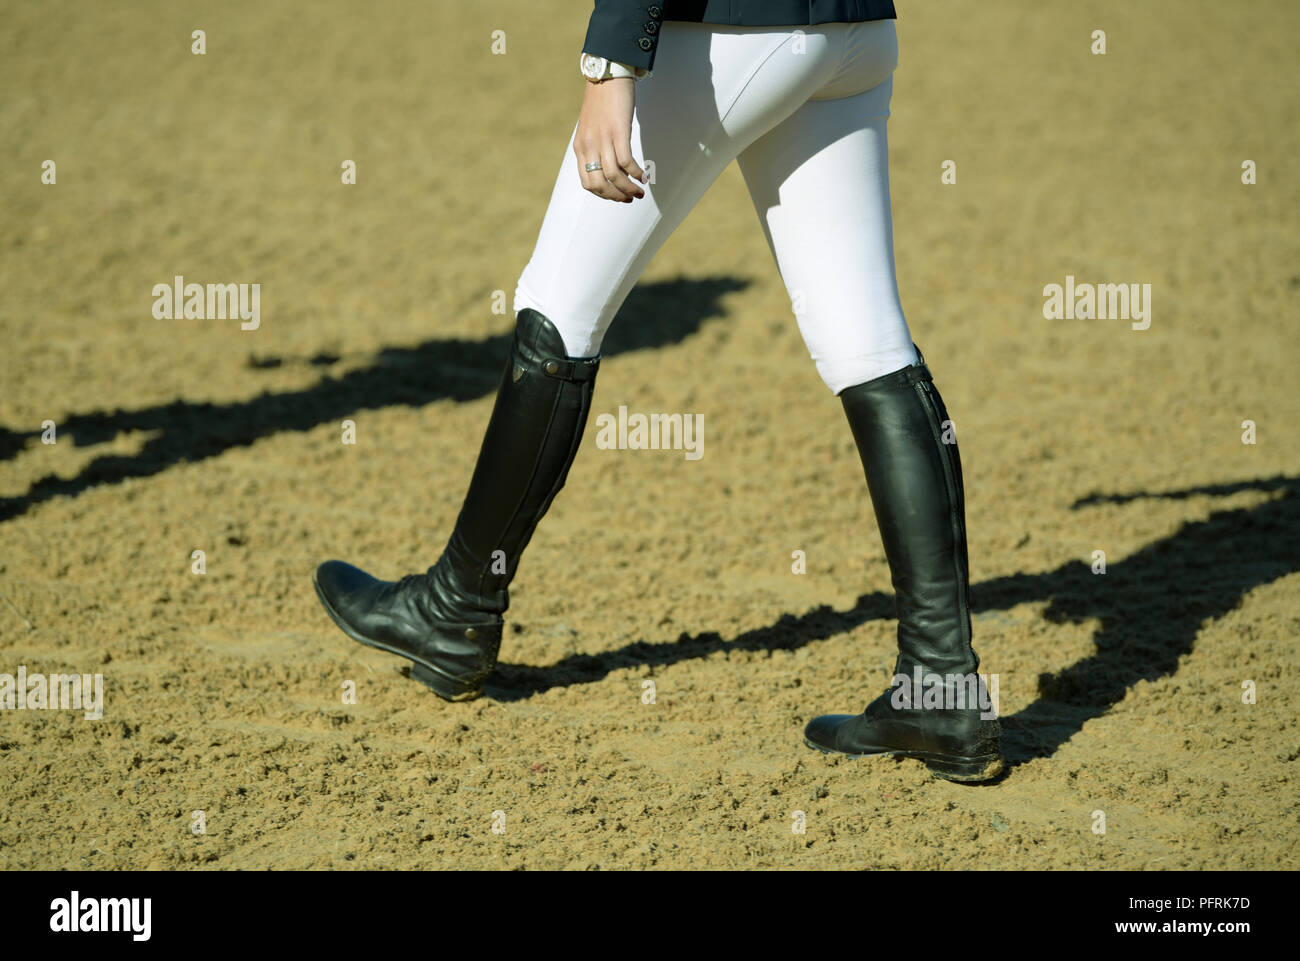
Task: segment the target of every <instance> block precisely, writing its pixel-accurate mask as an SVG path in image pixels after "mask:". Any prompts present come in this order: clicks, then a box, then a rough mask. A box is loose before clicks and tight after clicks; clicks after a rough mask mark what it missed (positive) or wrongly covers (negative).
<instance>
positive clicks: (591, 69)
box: [578, 53, 651, 83]
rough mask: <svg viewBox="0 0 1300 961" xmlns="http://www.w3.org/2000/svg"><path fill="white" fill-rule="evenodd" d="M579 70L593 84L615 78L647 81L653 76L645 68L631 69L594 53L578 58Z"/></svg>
mask: <svg viewBox="0 0 1300 961" xmlns="http://www.w3.org/2000/svg"><path fill="white" fill-rule="evenodd" d="M578 69H579V70H581V71H582V75H583V76H584V77H586V78H587V79H588V80H590V81H591V82H592V83H601V82H602V81H605V80H612V79H614V78H615V77H631V78H632V79H633V80H646V79H648V78H649V77H650V76H651V73H650V71H649V70H647V69H646V68H645V67H630V66H628V65H627V64H625V63H619V62H618V61H616V60H607V59H606V58H604V57H598V56H596V55H595V54H592V53H584V54H582V55H581V56H580V57H579V58H578Z"/></svg>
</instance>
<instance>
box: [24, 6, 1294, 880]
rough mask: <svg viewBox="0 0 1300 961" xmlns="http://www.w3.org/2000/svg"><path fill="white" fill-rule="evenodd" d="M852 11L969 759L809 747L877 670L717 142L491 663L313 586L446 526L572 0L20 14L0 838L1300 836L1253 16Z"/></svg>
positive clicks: (842, 482) (408, 864) (1238, 839)
mask: <svg viewBox="0 0 1300 961" xmlns="http://www.w3.org/2000/svg"><path fill="white" fill-rule="evenodd" d="M898 6H899V8H900V20H899V33H900V40H901V45H902V59H901V65H900V68H899V72H898V75H897V77H896V80H895V89H894V108H893V117H892V119H891V131H890V136H891V141H892V176H893V190H894V198H893V202H894V211H895V218H896V234H897V259H898V271H899V280H900V286H901V289H902V294H903V302H904V306H905V308H906V310H907V313H908V319H909V323H910V324H911V327H912V330H913V334H914V336H915V338H916V340H917V342H918V343H919V344H920V345H921V346H922V348H923V349H924V351H925V354H926V358H927V360H928V361H929V363H930V366H931V368H932V369H933V371H934V373H935V377H936V382H937V384H938V385H939V387H940V389H941V390H942V391H943V395H944V398H945V400H946V402H947V406H948V408H949V410H950V411H951V413H952V415H953V418H954V420H955V421H956V425H957V430H958V433H959V435H960V438H961V450H962V456H963V461H964V469H965V478H966V491H967V499H968V507H967V509H968V518H967V519H968V526H969V538H970V557H971V575H972V587H971V592H972V598H973V606H974V611H975V631H976V648H977V650H978V651H979V653H980V655H981V657H982V658H983V664H982V670H985V671H989V672H994V673H997V674H998V675H999V677H1000V698H1001V708H1002V713H1003V717H1004V727H1005V734H1004V749H1005V751H1006V754H1007V757H1008V759H1009V761H1010V762H1011V769H1010V772H1009V774H1008V776H1007V777H1006V778H1005V779H1004V780H1002V781H1001V782H999V783H997V784H994V785H991V786H986V787H979V788H972V787H963V786H959V785H954V784H949V783H944V782H940V781H937V780H934V779H932V778H931V777H930V776H929V775H928V773H927V772H926V771H925V769H924V768H923V767H921V766H920V765H919V764H916V763H915V762H897V761H893V760H889V759H874V760H860V761H851V760H848V759H834V758H828V757H825V756H823V755H820V754H817V753H814V752H812V751H810V750H808V749H807V748H805V747H804V746H803V744H802V740H801V730H802V727H803V725H804V724H805V723H806V722H807V720H808V719H809V718H811V717H813V716H815V715H817V714H821V713H826V712H831V711H848V712H853V711H857V710H860V709H861V707H862V706H863V705H865V704H866V702H867V701H868V700H870V699H871V698H872V697H873V696H874V695H875V694H876V693H878V692H879V691H880V690H882V689H883V687H884V685H885V683H886V679H887V673H888V671H889V670H890V668H891V667H892V664H893V643H894V642H893V637H894V631H895V629H896V624H897V622H896V621H895V620H894V619H893V613H892V612H893V607H892V604H893V599H892V593H891V589H890V584H889V572H888V568H887V567H886V565H885V561H884V553H883V550H882V548H881V546H880V542H879V537H878V534H877V531H876V527H875V521H874V519H873V517H872V514H871V508H870V503H869V500H868V498H867V493H866V487H865V484H864V482H863V478H862V473H861V466H860V464H859V463H858V460H857V455H856V451H855V449H854V447H853V441H852V438H851V436H850V434H849V431H848V428H847V425H846V423H845V421H844V417H843V413H842V411H841V409H840V406H839V402H838V401H837V400H836V399H835V398H834V397H833V396H831V394H830V393H829V392H828V391H827V390H826V388H825V387H824V386H823V384H822V383H821V381H820V379H819V378H818V376H817V374H816V371H815V369H814V367H813V365H812V362H811V361H810V360H809V358H808V356H807V352H806V350H805V349H804V347H803V344H802V342H801V340H800V338H799V334H798V331H797V328H796V326H795V323H794V319H793V317H792V316H791V314H790V305H789V301H788V299H787V297H786V294H785V291H784V289H783V287H782V285H781V283H780V279H779V277H778V276H777V273H776V270H775V268H774V267H773V265H772V263H771V259H770V256H769V254H768V252H767V249H766V246H765V244H764V241H763V237H762V234H761V232H760V230H759V229H758V224H757V222H756V220H755V217H754V213H753V210H752V208H751V206H750V203H749V200H748V197H747V195H746V193H745V189H744V184H743V182H742V179H741V177H740V175H739V172H738V171H737V169H736V168H735V166H734V165H733V166H732V167H730V168H729V169H728V170H727V171H726V172H725V173H724V175H723V176H722V177H721V179H720V180H719V181H718V182H717V183H716V185H715V186H714V187H713V189H712V190H711V191H710V192H709V194H708V195H707V196H706V197H705V199H704V200H703V201H702V203H701V204H700V206H699V208H698V209H697V210H696V211H695V212H694V214H693V215H692V217H691V218H690V220H688V222H687V223H686V224H685V225H684V226H683V227H682V228H681V229H680V230H679V232H678V233H677V234H676V235H675V236H674V237H673V238H672V239H671V241H670V242H669V243H668V245H667V246H666V247H665V248H664V249H663V250H662V251H661V253H660V254H659V256H658V257H657V259H656V260H655V262H654V263H653V265H652V266H651V268H650V270H649V272H648V273H647V274H646V275H645V277H644V279H643V282H642V284H641V285H640V286H639V287H638V288H637V289H636V290H635V291H634V293H633V294H632V296H631V298H630V299H629V300H628V302H627V304H626V306H625V308H624V310H623V311H622V313H621V314H620V316H619V318H618V319H617V320H616V322H615V328H614V331H613V332H612V333H611V334H610V336H609V339H608V341H607V343H606V348H607V350H606V360H605V363H604V365H603V367H602V370H601V375H600V380H599V381H598V387H597V394H596V402H595V408H594V410H593V421H592V423H590V424H589V425H588V430H587V434H586V436H585V437H584V440H583V445H582V449H581V450H580V452H579V455H578V458H577V461H576V463H575V466H574V468H573V471H572V474H571V476H570V480H569V484H568V486H567V487H566V489H565V490H564V491H563V492H562V493H561V495H560V496H559V497H558V498H557V500H556V502H555V504H554V506H553V509H552V511H551V513H550V515H549V516H548V517H547V519H546V520H545V522H544V523H543V524H542V525H541V527H540V528H539V529H538V532H537V534H536V537H535V538H534V541H533V543H532V545H531V547H530V549H529V552H528V555H527V556H526V558H525V560H524V563H523V565H522V568H521V571H520V574H519V576H518V578H517V580H516V582H515V585H514V589H513V591H512V595H513V606H512V608H511V611H510V614H509V620H510V626H509V631H508V634H507V638H506V642H505V645H504V647H503V653H502V665H501V668H500V671H499V672H498V675H497V676H496V677H494V679H493V686H492V687H491V688H490V689H489V691H488V696H485V697H484V698H482V699H480V700H477V701H474V702H471V703H467V704H458V705H451V704H447V703H444V702H442V701H440V700H439V699H438V698H436V697H435V696H434V695H433V694H432V693H431V692H429V691H428V690H427V689H425V688H424V687H423V686H421V685H420V684H418V683H415V682H413V681H411V680H410V679H408V678H407V677H405V676H404V673H403V670H402V668H403V666H404V665H405V663H406V662H404V661H401V660H399V659H397V658H394V657H390V656H387V655H384V654H382V653H380V652H376V651H371V650H368V649H364V648H362V647H360V646H358V645H356V644H354V643H353V642H351V641H349V640H348V639H347V638H345V637H344V636H343V634H342V633H340V632H339V631H338V630H337V629H336V628H335V627H334V626H333V625H332V624H331V623H330V621H329V620H328V619H327V617H326V616H325V614H324V613H323V611H322V610H321V609H320V607H319V605H318V602H317V600H316V597H315V595H314V593H313V591H312V588H311V581H310V575H311V572H312V570H313V569H314V567H315V565H316V564H318V563H319V562H321V561H322V560H325V559H328V558H331V557H340V558H344V559H346V560H349V561H351V562H353V563H356V564H358V565H360V566H362V567H365V568H367V569H368V570H371V571H373V572H374V573H376V574H378V575H380V576H384V577H391V578H395V577H397V576H399V575H401V574H405V573H409V572H412V571H416V570H422V569H423V568H425V567H427V566H428V565H429V564H430V563H432V562H433V560H435V559H436V556H437V553H438V551H439V550H440V549H441V547H442V545H443V543H444V540H445V538H446V536H447V533H448V532H449V531H450V529H451V525H452V523H453V522H454V520H455V517H456V513H457V511H458V509H459V506H460V501H461V497H462V496H463V494H464V490H465V485H466V483H467V481H468V479H469V475H470V472H471V470H472V467H473V462H474V456H475V453H476V451H477V445H478V441H479V438H480V437H481V434H482V431H483V428H484V426H485V425H486V422H487V417H488V414H489V412H490V409H491V404H492V392H493V390H494V388H495V385H496V381H497V378H498V376H499V372H500V365H501V362H502V358H503V356H504V354H503V351H504V349H505V345H506V342H507V336H508V333H509V331H510V330H511V328H512V324H513V320H512V318H511V317H509V316H507V315H505V314H503V313H501V312H495V311H494V310H493V305H494V293H495V292H498V291H506V292H510V291H513V289H514V284H515V281H516V279H517V277H518V274H519V271H520V270H521V268H522V267H523V265H524V263H525V262H526V260H527V258H528V256H529V254H530V252H531V249H532V245H533V242H534V240H535V238H536V234H537V229H538V227H539V225H540V223H541V218H542V215H543V213H544V205H545V202H546V199H547V197H548V195H549V191H550V186H551V183H552V181H553V179H554V177H555V170H556V165H557V164H558V163H559V162H560V161H561V155H562V153H563V151H564V147H565V143H566V141H567V138H568V135H569V132H570V130H571V128H572V124H573V122H574V119H575V118H576V111H577V105H578V100H579V97H580V95H581V81H580V80H579V79H578V78H577V77H576V71H575V70H574V62H575V60H576V57H575V54H576V53H577V51H578V49H579V47H580V45H581V41H582V36H583V32H584V29H585V23H586V15H587V12H588V9H589V7H588V5H586V4H582V3H569V4H562V5H561V4H540V3H529V2H525V0H509V2H504V0H497V2H479V0H476V2H474V3H472V4H469V3H450V2H445V0H437V2H427V3H396V2H377V3H367V4H356V3H341V2H333V0H315V2H312V3H306V2H294V3H287V2H286V3H275V4H266V3H257V2H251V0H241V2H230V3H224V4H221V5H219V6H213V5H209V4H197V3H177V2H136V3H130V4H95V5H87V4H84V3H69V2H61V0H22V2H18V0H14V2H11V3H9V4H7V5H6V15H5V19H6V26H5V29H4V31H3V32H2V33H0V91H3V95H0V337H2V346H0V372H2V376H3V384H4V390H3V392H0V464H2V466H3V470H2V471H0V595H3V601H0V672H7V673H14V672H15V671H16V670H17V668H18V667H19V666H24V667H25V668H26V670H27V671H28V672H46V673H52V672H63V671H70V672H84V673H88V674H93V673H102V674H103V676H104V683H105V705H104V717H103V719H101V720H98V721H88V720H85V719H84V718H83V717H82V715H81V714H80V713H79V712H75V711H51V710H46V711H36V710H32V711H13V712H9V711H5V712H3V713H0V771H2V772H3V783H4V790H3V799H2V800H0V866H3V867H7V868H33V867H47V868H48V867H56V868H58V867H67V868H189V867H195V868H218V869H232V868H266V867H271V868H302V867H307V868H362V867H367V868H435V867H453V866H455V867H475V868H520V867H528V868H552V867H569V868H606V869H609V868H644V867H660V868H698V867H727V868H740V867H758V868H780V867H796V868H854V869H862V868H870V869H895V868H1007V867H1054V868H1103V869H1109V868H1153V869H1161V868H1212V867H1215V868H1217V867H1226V868H1260V867H1262V868H1282V867H1288V868H1294V867H1296V866H1297V860H1298V859H1297V839H1298V838H1300V828H1298V826H1297V815H1298V811H1297V783H1296V781H1295V780H1293V779H1295V778H1296V777H1297V771H1296V759H1297V757H1298V756H1300V720H1297V706H1298V705H1300V696H1298V695H1300V681H1298V680H1297V677H1298V674H1297V667H1298V666H1300V665H1298V663H1297V660H1298V659H1297V653H1296V638H1297V633H1298V628H1300V497H1298V496H1297V495H1298V493H1300V443H1298V442H1297V439H1296V438H1297V433H1296V431H1297V424H1300V393H1298V392H1297V390H1296V381H1297V376H1296V370H1297V362H1298V361H1300V348H1297V326H1298V324H1300V309H1298V308H1300V304H1298V299H1300V236H1298V234H1297V230H1296V220H1295V216H1296V211H1297V210H1300V166H1298V165H1297V158H1298V157H1300V97H1298V96H1297V94H1298V89H1300V79H1298V78H1300V69H1298V68H1297V62H1296V58H1295V52H1294V43H1293V41H1294V38H1295V36H1296V33H1297V29H1300V7H1298V6H1297V5H1296V4H1295V3H1294V2H1292V0H1253V2H1252V3H1250V4H1249V5H1248V6H1249V15H1243V12H1242V10H1241V9H1239V7H1238V6H1237V5H1224V4H1221V3H1211V2H1204V0H1197V2H1191V0H1159V2H1156V0H1145V2H1143V3H1141V4H1132V3H1123V2H1118V0H1114V2H1096V0H1091V2H1079V3H1072V4H1052V5H1051V12H1050V13H1049V12H1048V10H1047V5H1044V4H1042V3H1039V2H1034V0H998V2H993V3H988V2H973V0H967V2H954V0H925V2H917V0H899V4H898ZM196 28H202V29H204V30H206V31H207V50H208V52H207V53H206V55H204V56H194V55H192V54H191V53H190V42H191V41H190V33H191V31H192V30H194V29H196ZM498 29H500V30H504V31H506V37H507V53H506V54H505V55H504V56H493V55H492V54H491V49H490V45H491V40H492V31H493V30H498ZM1096 29H1104V30H1105V31H1106V34H1107V44H1108V52H1107V53H1106V55H1104V56H1096V55H1093V54H1092V53H1090V50H1089V47H1090V44H1091V39H1090V34H1091V33H1092V31H1093V30H1096ZM48 159H53V160H55V161H56V164H57V184H55V185H52V186H50V185H43V184H42V183H41V180H40V174H41V165H42V163H43V162H44V161H45V160H48ZM347 159H352V160H355V161H356V163H357V169H358V183H357V184H356V185H355V186H348V187H345V186H343V185H341V184H340V181H339V171H340V164H341V163H342V162H343V161H344V160H347ZM945 160H954V161H956V163H957V170H958V182H957V183H956V184H955V185H943V184H941V183H940V173H941V164H942V163H943V162H944V161H945ZM1245 160H1252V161H1254V162H1255V163H1256V165H1257V170H1258V174H1257V176H1258V183H1257V184H1255V185H1253V186H1248V185H1243V184H1242V182H1241V165H1242V163H1243V161H1245ZM176 274H181V275H183V276H185V277H186V278H187V279H190V280H195V281H198V282H218V281H219V282H257V283H260V284H261V290H262V300H261V327H260V329H258V330H256V331H251V332H250V331H241V330H240V329H239V324H238V322H237V321H231V320H224V321H223V320H193V319H191V320H183V319H182V320H157V319H155V318H154V317H153V316H152V312H151V308H152V303H153V297H152V294H151V291H152V288H153V286H154V285H155V284H158V283H167V282H170V281H171V278H172V277H173V276H174V275H176ZM1066 275H1072V276H1074V277H1076V278H1077V279H1078V280H1079V281H1089V282H1097V283H1149V284H1151V285H1152V290H1153V294H1152V322H1151V326H1150V328H1149V329H1147V330H1143V331H1135V330H1133V329H1132V328H1131V325H1130V324H1129V322H1127V321H1125V320H1047V319H1045V318H1044V317H1043V313H1042V306H1043V295H1042V290H1043V287H1044V285H1046V284H1050V283H1064V281H1065V277H1066ZM624 404H625V405H628V407H629V408H631V409H632V410H639V411H679V412H683V411H684V412H693V413H701V414H703V415H704V417H705V422H706V435H705V445H706V446H705V453H704V456H703V457H702V458H701V459H699V460H697V461H692V460H688V459H686V458H685V457H684V456H682V453H681V452H672V451H668V452H633V451H611V450H602V449H599V448H598V447H597V446H596V443H595V424H594V415H595V414H598V413H600V412H613V411H616V410H617V409H618V407H619V405H624ZM46 420H50V421H53V422H54V423H55V424H56V426H57V443H55V444H53V445H47V444H42V443H41V439H40V431H41V426H42V423H43V422H44V421H46ZM344 420H352V421H354V422H355V424H356V429H357V438H358V442H357V443H356V444H355V445H351V446H349V445H344V444H343V443H341V439H340V438H341V430H342V429H341V424H342V422H343V421H344ZM1247 420H1249V421H1253V422H1254V424H1255V427H1256V432H1257V435H1256V443H1254V444H1244V443H1243V442H1242V434H1243V427H1242V424H1243V421H1247ZM195 550H202V551H204V552H205V555H206V565H207V566H206V573H205V574H203V575H197V574H194V573H192V571H191V554H192V552H193V551H195ZM796 550H802V551H805V552H806V554H807V558H808V562H807V573H806V574H804V575H796V574H793V573H791V556H792V552H793V551H796ZM1094 551H1104V552H1105V555H1106V561H1107V568H1106V572H1105V574H1104V575H1100V574H1094V573H1093V572H1092V563H1093V552H1094ZM646 680H653V681H654V684H655V689H656V698H655V703H653V704H645V703H643V702H642V692H643V682H644V681H646ZM346 681H352V682H355V685H356V689H357V703H356V704H345V703H343V701H342V696H341V691H342V687H343V685H344V683H345V682H346ZM1245 682H1252V683H1253V688H1254V691H1255V703H1252V704H1248V703H1243V684H1244V683H1245ZM196 811H201V812H203V819H204V825H205V833H202V834H196V833H194V831H193V830H192V825H193V824H194V823H195V822H194V812H196ZM1098 811H1100V812H1104V818H1105V833H1098V832H1097V831H1096V830H1094V828H1095V827H1096V826H1097V825H1098V824H1099V820H1098V817H1097V815H1096V814H1095V812H1098ZM494 812H503V814H494ZM795 812H803V815H804V818H805V821H806V831H805V832H804V833H802V834H798V833H795V831H794V830H793V829H792V825H793V824H794V823H795V819H796V815H795ZM494 826H496V827H497V828H498V829H501V830H498V831H494V830H493V828H494Z"/></svg>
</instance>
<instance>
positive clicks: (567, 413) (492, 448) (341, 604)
mask: <svg viewBox="0 0 1300 961" xmlns="http://www.w3.org/2000/svg"><path fill="white" fill-rule="evenodd" d="M599 366H600V358H599V356H597V357H590V358H572V357H568V356H567V355H566V354H565V351H564V341H563V340H562V339H561V337H560V333H559V331H557V330H556V329H555V325H554V324H552V323H551V322H550V320H548V319H547V318H546V317H545V316H544V315H543V314H541V313H539V312H537V311H535V310H531V309H524V310H521V311H520V312H519V316H518V318H517V321H516V325H515V335H514V342H513V344H512V345H511V349H510V356H509V358H508V359H507V361H506V368H505V372H504V373H503V375H502V378H501V385H500V387H499V388H498V390H497V398H496V404H495V406H494V407H493V408H492V419H491V420H490V421H489V422H488V427H487V433H486V434H485V435H484V437H483V445H482V447H481V449H480V450H479V455H478V464H477V466H476V467H475V468H474V476H473V478H472V479H471V480H470V485H469V492H468V493H467V494H466V495H465V502H464V505H463V506H462V507H461V511H460V516H459V517H458V519H457V520H456V527H455V529H454V530H453V531H452V534H451V538H450V539H449V540H448V542H447V546H446V547H445V548H444V549H443V552H442V556H441V557H439V559H438V561H437V563H435V564H434V565H433V566H432V567H430V568H429V569H428V571H426V572H425V573H423V574H410V575H407V576H406V577H403V578H402V579H401V580H399V581H381V580H377V579H376V578H374V577H371V576H370V575H369V574H367V573H365V572H364V571H361V570H359V569H357V568H355V567H353V566H352V565H350V564H345V563H344V562H343V561H327V562H325V563H324V564H322V565H321V566H320V567H319V568H317V570H316V574H315V577H314V582H315V585H316V593H317V594H318V595H319V596H320V599H321V603H322V604H324V605H325V610H326V611H327V612H328V613H329V615H330V617H332V618H333V619H334V622H335V623H336V624H338V626H339V627H341V628H342V629H343V631H344V632H345V633H346V634H347V635H348V636H349V637H351V638H352V639H353V640H356V641H360V642H361V643H362V644H368V645H369V646H371V647H377V648H379V649H381V650H384V651H389V652H391V653H393V654H399V655H401V656H402V657H405V658H408V659H409V660H411V661H412V662H413V664H414V666H413V667H412V669H411V676H412V677H414V678H416V679H417V680H420V681H422V682H424V683H425V684H427V685H428V686H429V687H431V688H433V690H434V691H435V692H436V693H437V694H438V695H439V696H441V697H444V698H446V699H447V700H451V701H463V700H468V699H470V698H472V697H475V696H477V695H478V694H479V693H481V691H482V688H483V682H484V681H485V680H486V679H487V677H488V675H489V674H490V673H491V672H492V669H493V667H495V666H496V659H497V652H498V650H499V649H500V645H501V633H502V630H503V621H502V617H501V615H502V614H504V613H505V610H506V608H507V607H508V606H509V604H510V596H509V590H508V588H509V585H510V581H511V579H512V578H513V577H514V575H515V571H516V570H517V569H518V566H519V557H520V555H521V554H522V552H523V550H524V548H525V546H527V544H528V541H529V539H530V538H531V537H532V534H533V530H534V528H535V527H536V526H537V523H538V521H540V520H541V518H542V515H544V514H545V513H546V510H547V508H548V507H550V505H551V500H552V499H553V498H554V497H555V495H556V493H557V492H558V491H559V490H560V488H561V487H563V486H564V481H565V478H566V477H567V476H568V473H569V465H570V464H572V463H573V457H574V455H575V454H576V453H577V450H578V443H579V442H580V441H581V439H582V431H583V427H584V426H585V425H586V422H587V413H588V411H589V410H590V409H591V396H592V389H593V387H594V385H595V378H596V371H597V369H598V368H599Z"/></svg>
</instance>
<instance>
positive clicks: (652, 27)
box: [645, 20, 659, 34]
mask: <svg viewBox="0 0 1300 961" xmlns="http://www.w3.org/2000/svg"><path fill="white" fill-rule="evenodd" d="M658 30H659V24H657V23H655V22H654V21H653V20H647V21H646V24H645V32H646V33H649V34H653V33H655V32H657V31H658Z"/></svg>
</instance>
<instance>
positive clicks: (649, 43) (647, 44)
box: [636, 37, 655, 52]
mask: <svg viewBox="0 0 1300 961" xmlns="http://www.w3.org/2000/svg"><path fill="white" fill-rule="evenodd" d="M636 45H637V46H638V47H640V48H641V49H642V50H645V51H647V52H648V51H649V50H650V48H651V47H653V46H654V45H655V42H654V41H653V40H651V39H650V38H649V37H642V38H641V39H640V40H638V41H637V42H636Z"/></svg>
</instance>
